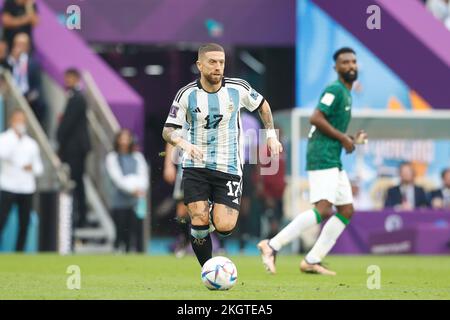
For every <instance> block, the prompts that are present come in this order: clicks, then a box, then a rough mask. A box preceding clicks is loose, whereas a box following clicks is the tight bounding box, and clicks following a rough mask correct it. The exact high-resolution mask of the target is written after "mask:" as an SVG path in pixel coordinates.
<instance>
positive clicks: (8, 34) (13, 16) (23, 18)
mask: <svg viewBox="0 0 450 320" xmlns="http://www.w3.org/2000/svg"><path fill="white" fill-rule="evenodd" d="M2 23H3V30H4V31H3V38H4V40H5V41H6V42H7V43H8V47H9V48H11V47H12V43H13V40H14V37H15V36H16V34H18V33H26V34H27V35H28V37H29V38H30V40H31V41H30V42H31V45H33V41H32V39H33V33H32V29H33V27H34V26H36V25H37V24H38V23H39V16H38V14H37V6H36V3H35V0H6V1H5V2H4V5H3V10H2Z"/></svg>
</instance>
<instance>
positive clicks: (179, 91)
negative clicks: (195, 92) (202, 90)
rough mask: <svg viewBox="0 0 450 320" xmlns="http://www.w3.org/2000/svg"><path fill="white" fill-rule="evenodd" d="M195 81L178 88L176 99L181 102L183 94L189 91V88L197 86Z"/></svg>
mask: <svg viewBox="0 0 450 320" xmlns="http://www.w3.org/2000/svg"><path fill="white" fill-rule="evenodd" d="M195 84H196V83H195V81H194V82H191V83H190V84H188V85H187V86H184V87H183V88H181V89H180V90H178V93H177V95H176V96H175V101H176V102H180V100H181V97H182V96H183V94H184V93H185V92H186V91H187V90H189V89H190V88H193V87H195Z"/></svg>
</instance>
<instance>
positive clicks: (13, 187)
mask: <svg viewBox="0 0 450 320" xmlns="http://www.w3.org/2000/svg"><path fill="white" fill-rule="evenodd" d="M9 123H10V128H9V129H8V130H7V131H6V132H4V133H2V134H0V146H1V148H0V161H1V166H2V170H1V173H0V189H1V193H0V235H1V233H2V230H3V227H4V226H5V224H6V221H7V220H8V216H9V213H10V211H11V208H12V206H13V205H14V204H15V205H17V207H18V213H19V235H18V237H17V244H16V250H17V251H24V249H25V243H26V238H27V232H28V223H29V221H30V214H31V207H32V200H33V194H34V193H35V192H36V177H37V176H40V175H41V174H42V173H43V171H44V167H43V165H42V161H41V157H40V152H39V146H38V144H37V143H36V141H34V139H32V138H31V137H29V136H28V135H27V124H26V118H25V114H24V113H23V112H22V111H20V110H16V111H14V112H13V113H12V115H11V117H10V121H9Z"/></svg>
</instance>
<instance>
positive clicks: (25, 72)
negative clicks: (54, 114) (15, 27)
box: [6, 32, 46, 130]
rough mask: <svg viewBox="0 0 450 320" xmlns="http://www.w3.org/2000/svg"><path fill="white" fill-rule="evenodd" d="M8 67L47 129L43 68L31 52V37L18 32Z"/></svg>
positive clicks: (8, 60)
mask: <svg viewBox="0 0 450 320" xmlns="http://www.w3.org/2000/svg"><path fill="white" fill-rule="evenodd" d="M6 62H7V65H8V69H9V70H10V71H11V74H12V77H13V79H14V82H15V83H16V85H17V86H18V88H19V90H20V92H21V93H22V94H23V96H24V97H25V98H26V99H27V101H28V103H29V105H30V107H31V109H32V110H33V112H34V114H35V115H36V118H37V119H38V121H39V123H40V124H41V125H42V127H43V128H44V130H45V125H44V124H45V114H46V110H45V103H44V101H43V97H42V90H41V87H42V86H41V69H40V66H39V64H38V62H37V61H36V60H35V59H34V58H33V57H32V56H31V54H30V37H29V36H28V35H27V34H26V33H23V32H22V33H18V34H16V35H15V37H14V41H13V46H12V48H11V52H10V55H9V56H8V58H7V61H6Z"/></svg>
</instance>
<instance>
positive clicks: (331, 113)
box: [306, 80, 352, 171]
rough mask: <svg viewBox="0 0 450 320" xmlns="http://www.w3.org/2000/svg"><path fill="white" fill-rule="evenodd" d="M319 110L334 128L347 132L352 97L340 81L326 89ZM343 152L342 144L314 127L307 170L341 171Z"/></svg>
mask: <svg viewBox="0 0 450 320" xmlns="http://www.w3.org/2000/svg"><path fill="white" fill-rule="evenodd" d="M317 108H318V109H319V110H320V111H322V113H323V114H324V115H325V118H326V119H327V121H328V122H329V123H330V124H331V125H332V126H333V127H334V128H336V129H337V130H339V131H341V132H343V133H345V132H346V131H347V128H348V124H349V123H350V118H351V113H352V96H351V94H350V91H349V90H348V89H347V87H346V86H345V85H344V84H343V83H342V82H341V81H340V80H336V81H335V82H333V83H331V84H330V85H329V86H328V87H327V88H326V89H325V91H324V92H323V93H322V95H321V97H320V102H319V104H318V106H317ZM341 152H342V144H341V143H340V142H339V141H338V140H335V139H333V138H330V137H328V136H327V135H325V134H324V133H322V132H320V130H317V128H316V127H315V126H312V127H311V131H310V132H309V140H308V150H307V153H306V170H308V171H309V170H322V169H330V168H339V170H341V169H342V162H341Z"/></svg>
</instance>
